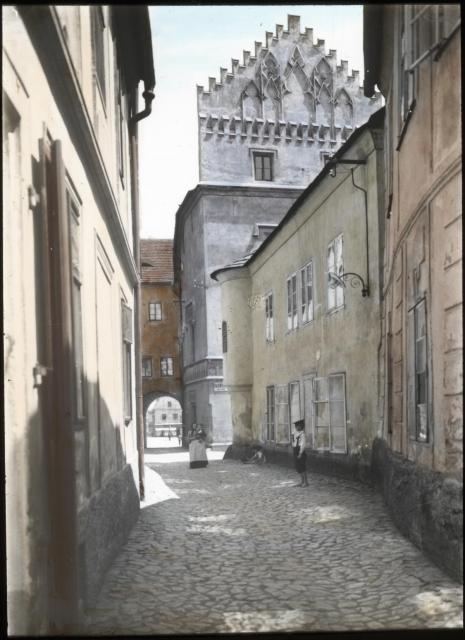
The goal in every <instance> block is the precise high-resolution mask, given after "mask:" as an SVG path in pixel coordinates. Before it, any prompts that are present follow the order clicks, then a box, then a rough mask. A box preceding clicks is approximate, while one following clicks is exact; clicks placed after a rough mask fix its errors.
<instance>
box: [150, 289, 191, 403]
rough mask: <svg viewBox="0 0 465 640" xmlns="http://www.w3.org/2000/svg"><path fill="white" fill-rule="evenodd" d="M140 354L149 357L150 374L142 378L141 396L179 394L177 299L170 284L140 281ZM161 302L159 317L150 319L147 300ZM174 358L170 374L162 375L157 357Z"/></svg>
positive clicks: (178, 319)
mask: <svg viewBox="0 0 465 640" xmlns="http://www.w3.org/2000/svg"><path fill="white" fill-rule="evenodd" d="M141 289H142V296H141V298H142V299H141V323H142V357H151V358H152V377H151V378H142V392H143V394H144V396H146V395H147V394H151V393H154V392H157V393H158V392H165V393H167V394H172V395H174V396H175V397H179V395H180V393H181V362H180V349H179V326H180V309H179V307H180V300H179V297H178V296H177V295H176V293H175V291H174V289H173V286H172V285H171V284H142V287H141ZM150 302H161V304H162V319H161V320H150V319H149V303H150ZM162 357H171V358H173V375H172V376H162V375H161V372H160V371H161V370H160V359H161V358H162Z"/></svg>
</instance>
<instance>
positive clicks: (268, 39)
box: [265, 31, 274, 49]
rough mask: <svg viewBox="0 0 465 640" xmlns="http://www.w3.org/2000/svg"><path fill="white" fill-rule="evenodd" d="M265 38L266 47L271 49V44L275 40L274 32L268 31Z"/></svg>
mask: <svg viewBox="0 0 465 640" xmlns="http://www.w3.org/2000/svg"><path fill="white" fill-rule="evenodd" d="M265 38H266V47H267V49H269V48H270V47H271V44H272V42H273V38H274V34H273V32H272V31H266V32H265Z"/></svg>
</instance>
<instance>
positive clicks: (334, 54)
mask: <svg viewBox="0 0 465 640" xmlns="http://www.w3.org/2000/svg"><path fill="white" fill-rule="evenodd" d="M328 58H336V49H330V50H329V53H328Z"/></svg>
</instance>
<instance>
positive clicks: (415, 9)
mask: <svg viewBox="0 0 465 640" xmlns="http://www.w3.org/2000/svg"><path fill="white" fill-rule="evenodd" d="M400 21H401V22H400V74H399V80H400V92H399V95H400V104H399V110H400V114H399V115H400V129H399V135H400V138H401V139H402V136H403V132H404V128H405V125H406V124H407V121H408V119H409V116H410V114H411V113H412V110H413V107H414V101H415V94H416V93H418V82H419V76H418V73H417V70H418V67H419V66H420V65H421V63H422V62H423V61H424V60H426V59H427V58H428V57H429V56H430V55H432V54H433V53H435V54H436V55H435V58H433V59H434V60H437V59H438V57H439V55H440V52H441V51H442V49H443V48H444V46H445V45H446V44H447V42H448V40H449V39H450V38H451V36H452V35H453V33H454V32H455V31H456V30H457V29H458V27H459V26H460V5H459V4H456V5H452V4H451V5H440V4H407V5H403V7H402V8H401V16H400ZM401 139H400V140H399V144H400V142H401Z"/></svg>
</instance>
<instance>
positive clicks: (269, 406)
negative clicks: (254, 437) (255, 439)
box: [266, 387, 275, 442]
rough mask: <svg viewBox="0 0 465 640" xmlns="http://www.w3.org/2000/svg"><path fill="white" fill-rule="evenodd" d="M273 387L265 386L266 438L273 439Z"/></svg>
mask: <svg viewBox="0 0 465 640" xmlns="http://www.w3.org/2000/svg"><path fill="white" fill-rule="evenodd" d="M274 413H275V406H274V387H267V388H266V439H267V440H271V441H272V442H274V440H275V415H274Z"/></svg>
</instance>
